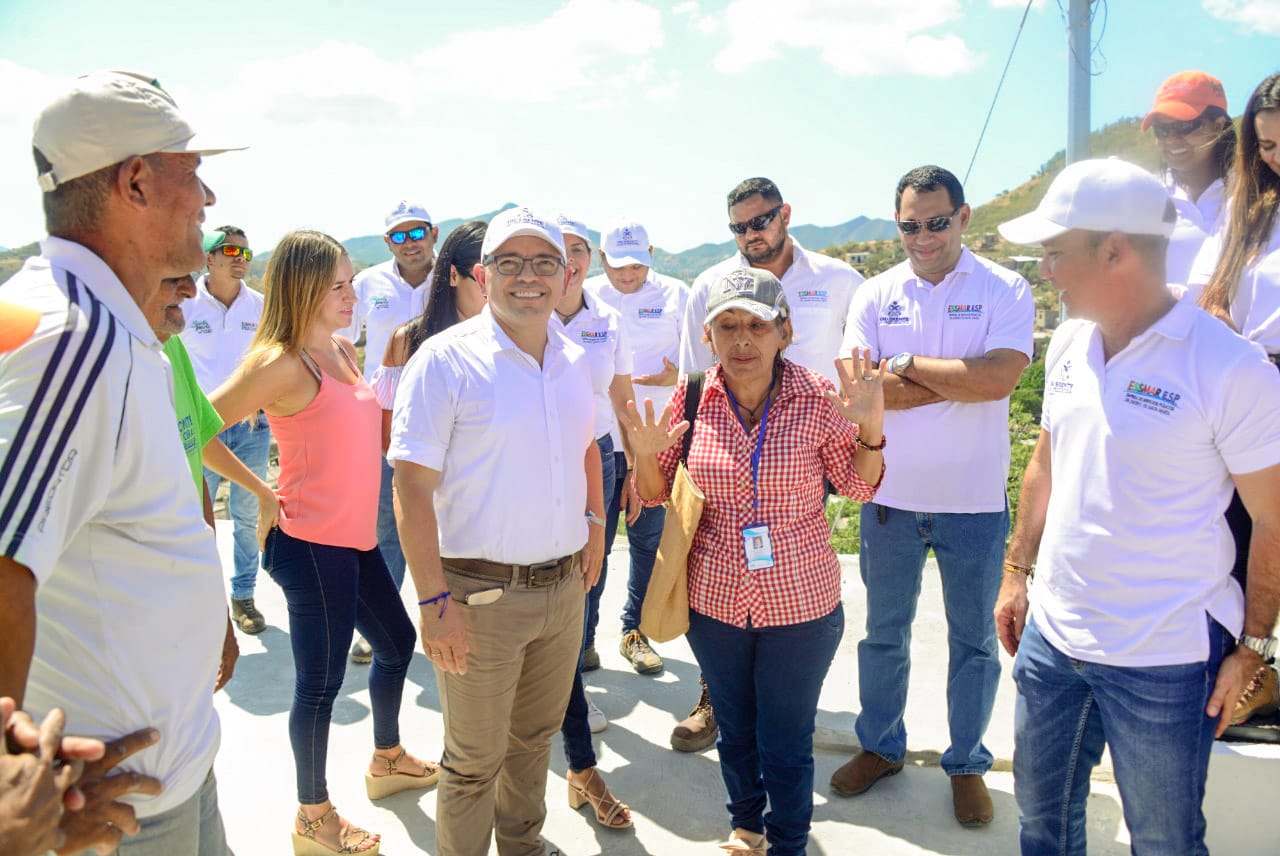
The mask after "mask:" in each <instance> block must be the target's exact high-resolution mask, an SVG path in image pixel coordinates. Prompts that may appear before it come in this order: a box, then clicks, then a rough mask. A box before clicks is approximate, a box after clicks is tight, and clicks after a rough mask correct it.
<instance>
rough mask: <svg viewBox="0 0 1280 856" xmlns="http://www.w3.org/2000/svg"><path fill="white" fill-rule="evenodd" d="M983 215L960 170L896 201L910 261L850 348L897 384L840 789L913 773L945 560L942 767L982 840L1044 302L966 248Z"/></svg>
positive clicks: (890, 395) (890, 399) (875, 302)
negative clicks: (1016, 457)
mask: <svg viewBox="0 0 1280 856" xmlns="http://www.w3.org/2000/svg"><path fill="white" fill-rule="evenodd" d="M969 214H970V212H969V206H968V205H966V204H965V201H964V189H963V188H962V187H961V186H960V182H959V180H958V179H956V177H955V176H954V175H952V174H951V173H950V172H948V171H947V170H945V169H943V168H941V167H937V166H922V167H919V168H917V169H913V170H911V171H910V172H908V173H907V174H906V175H905V176H903V177H902V180H901V181H899V182H898V189H897V193H896V195H895V197H894V216H895V219H896V220H897V223H898V232H899V234H900V236H901V238H902V246H903V248H904V249H905V250H906V253H907V259H906V261H904V262H902V263H901V264H899V265H897V266H895V267H893V268H890V269H889V270H887V271H885V272H884V273H882V274H880V275H878V276H875V277H872V278H871V279H869V280H867V282H866V283H864V284H863V286H862V287H861V288H860V289H859V290H858V294H857V296H855V297H854V299H853V304H852V305H851V306H850V308H849V321H848V325H847V327H846V330H845V338H844V345H843V347H842V349H841V350H842V351H843V352H844V353H849V352H850V351H851V349H853V348H870V349H871V353H872V355H873V356H874V357H875V358H876V359H880V360H886V359H887V360H888V361H889V370H890V371H891V372H892V373H893V376H892V377H891V378H890V379H889V380H886V382H885V385H884V392H885V411H886V412H885V427H884V433H885V436H887V437H889V438H890V440H889V445H888V447H887V448H886V450H885V477H884V482H883V483H882V484H881V485H880V490H879V492H878V493H877V494H876V500H875V502H868V503H864V504H863V506H862V549H861V551H860V553H859V563H860V569H861V573H862V581H863V584H864V585H865V587H866V591H867V610H866V614H867V627H866V637H865V638H864V639H863V640H862V641H861V642H860V643H859V644H858V689H859V698H860V700H861V708H862V709H861V712H860V713H859V714H858V719H857V723H856V725H855V729H856V731H857V735H858V743H859V744H860V745H861V747H862V749H861V751H860V752H858V754H857V755H855V756H854V757H853V759H852V760H851V761H849V763H847V764H845V765H844V766H843V767H841V768H840V769H839V770H837V771H836V772H835V774H834V775H833V776H832V777H831V789H832V790H833V791H835V792H836V793H837V794H840V795H841V796H854V795H856V794H860V793H863V792H864V791H866V790H868V789H869V788H870V787H871V786H872V785H873V784H875V783H876V781H877V780H879V779H881V778H883V777H885V776H891V775H893V774H895V773H898V772H899V771H901V770H902V768H903V758H904V757H905V755H906V752H907V733H906V728H905V726H904V724H903V713H904V711H905V708H906V701H907V675H908V673H909V671H910V668H911V662H910V650H909V646H910V641H911V624H912V621H913V619H914V618H915V610H916V601H917V599H918V598H919V595H920V579H921V575H922V573H923V570H924V563H925V558H926V557H927V556H928V554H929V551H930V549H932V550H933V552H934V555H935V556H936V558H937V561H938V568H939V571H940V572H941V576H942V597H943V603H944V605H945V607H946V615H947V636H948V642H949V648H950V665H949V671H948V679H947V687H946V699H947V723H948V726H949V728H950V736H951V745H950V746H949V747H948V748H947V750H946V752H944V753H943V755H942V769H943V771H944V772H945V773H946V774H947V775H948V776H949V777H950V779H951V791H952V801H953V804H954V811H955V817H956V820H958V821H959V822H960V823H961V824H962V825H964V826H967V827H972V826H981V825H983V824H986V823H989V822H990V821H991V818H992V804H991V797H990V795H989V794H988V793H987V788H986V784H985V783H984V782H983V779H982V777H983V775H984V774H985V773H986V772H987V770H989V769H990V768H991V763H992V755H991V752H990V751H988V749H987V747H986V746H985V745H983V742H982V738H983V735H984V734H985V733H986V730H987V724H988V722H989V721H990V719H991V708H992V706H993V705H994V703H995V695H996V683H997V682H998V680H999V678H1000V660H999V655H998V648H997V643H996V631H995V621H994V619H993V617H992V608H993V607H994V605H995V599H996V592H997V590H998V589H999V587H1000V566H1001V559H1002V557H1003V555H1004V542H1005V536H1006V535H1008V532H1009V511H1008V504H1007V502H1006V499H1005V483H1006V479H1007V478H1008V475H1009V421H1008V420H1009V394H1010V393H1011V392H1012V391H1013V388H1014V386H1016V385H1017V383H1018V378H1019V377H1021V375H1022V370H1023V369H1024V368H1026V366H1027V363H1028V362H1029V361H1030V359H1031V357H1032V356H1033V345H1032V330H1033V326H1034V316H1035V304H1034V301H1033V299H1032V295H1031V288H1030V286H1029V285H1028V284H1027V281H1026V280H1025V279H1023V278H1022V277H1021V276H1019V275H1018V274H1016V273H1014V272H1012V271H1009V270H1006V269H1005V268H1003V267H1000V266H999V265H997V264H995V263H993V262H989V261H987V260H986V259H983V258H979V257H978V256H976V255H974V254H973V253H971V252H970V251H969V249H968V248H967V247H965V246H964V244H963V243H962V238H963V233H964V230H965V227H967V226H968V225H969ZM851 363H852V361H846V365H847V366H848V365H851Z"/></svg>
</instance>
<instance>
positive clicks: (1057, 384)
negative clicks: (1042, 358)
mask: <svg viewBox="0 0 1280 856" xmlns="http://www.w3.org/2000/svg"><path fill="white" fill-rule="evenodd" d="M1074 388H1075V384H1074V383H1073V382H1072V380H1071V360H1067V361H1066V362H1065V363H1063V364H1062V365H1060V366H1058V370H1057V371H1055V372H1054V373H1053V377H1052V378H1051V379H1050V380H1049V383H1048V384H1047V386H1046V390H1045V391H1046V392H1048V393H1049V394H1050V395H1053V394H1054V393H1061V394H1063V395H1066V394H1067V393H1070V392H1071V390H1073V389H1074Z"/></svg>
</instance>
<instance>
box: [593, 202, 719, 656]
mask: <svg viewBox="0 0 1280 856" xmlns="http://www.w3.org/2000/svg"><path fill="white" fill-rule="evenodd" d="M600 266H601V267H602V268H603V269H604V273H603V274H600V275H598V276H593V277H591V278H590V279H588V280H587V281H586V282H584V283H583V284H582V288H583V291H585V292H587V293H588V294H589V295H590V296H591V298H592V299H599V300H600V301H601V302H602V303H604V304H606V305H608V306H611V307H613V308H614V309H616V310H617V311H618V312H619V313H620V314H621V315H622V328H623V333H624V334H625V336H626V339H627V344H628V345H629V346H630V348H631V363H632V369H633V372H632V375H631V382H632V384H633V387H634V390H635V394H636V404H637V406H639V407H641V408H643V407H644V400H645V399H646V398H647V399H649V400H651V401H652V402H653V409H654V412H655V413H661V412H662V408H664V407H666V406H667V402H668V401H670V400H671V393H672V392H673V391H674V390H675V384H676V380H677V378H678V376H679V373H678V370H677V368H676V364H677V363H678V362H679V359H680V350H681V347H682V341H681V339H682V335H683V334H682V323H681V319H682V318H683V317H684V310H685V304H686V303H687V302H688V300H689V287H688V286H687V285H685V284H684V283H683V282H681V281H680V280H678V279H676V278H675V277H671V276H664V275H663V274H660V273H658V272H656V271H655V270H654V269H653V245H652V243H650V241H649V232H648V230H647V229H645V227H644V225H643V224H641V223H638V222H636V221H634V220H630V219H626V218H623V219H621V220H618V221H617V222H615V223H614V224H613V225H612V226H610V227H609V228H608V229H606V230H605V231H604V232H602V233H601V235H600ZM699 335H701V334H699ZM610 433H611V434H612V435H613V443H614V449H615V450H617V451H615V452H614V462H615V468H614V474H615V484H616V490H615V493H614V495H613V497H611V501H610V502H609V505H608V509H609V517H608V520H609V525H611V526H615V527H616V526H617V523H618V517H619V515H620V514H621V515H625V520H626V524H627V544H628V549H629V551H630V554H631V568H630V572H629V573H628V575H627V599H626V602H625V603H624V605H623V608H622V640H621V641H620V642H619V644H618V652H619V653H620V654H622V656H623V657H624V658H625V659H626V660H627V663H628V664H630V666H631V668H633V669H634V670H635V671H636V672H638V673H639V674H642V675H654V674H657V673H659V672H661V671H662V670H663V663H662V658H661V657H660V656H658V654H657V652H655V651H654V650H653V648H652V647H650V645H649V640H648V639H646V638H645V636H644V634H643V633H641V632H640V607H641V606H642V605H643V604H644V595H645V592H646V591H647V590H648V588H649V577H651V576H652V575H653V565H654V562H656V561H657V558H658V542H659V541H661V540H662V526H663V524H664V522H665V521H666V511H665V509H663V508H662V507H661V506H659V507H657V508H641V507H640V499H639V497H637V496H636V495H635V492H634V491H633V490H632V488H631V477H630V469H631V462H630V461H628V460H627V456H626V453H625V452H623V451H622V449H623V442H622V434H621V432H620V429H619V427H618V426H617V425H616V424H615V425H614V426H613V428H612V430H611V432H610ZM594 630H595V628H592V632H594ZM599 665H600V655H599V654H597V653H596V651H595V648H594V646H593V647H592V648H590V649H588V650H587V652H586V653H585V654H584V655H583V670H584V671H591V669H593V668H599Z"/></svg>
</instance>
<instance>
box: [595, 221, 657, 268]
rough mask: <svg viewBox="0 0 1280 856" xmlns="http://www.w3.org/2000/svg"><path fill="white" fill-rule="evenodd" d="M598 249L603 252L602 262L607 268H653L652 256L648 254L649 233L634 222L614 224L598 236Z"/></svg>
mask: <svg viewBox="0 0 1280 856" xmlns="http://www.w3.org/2000/svg"><path fill="white" fill-rule="evenodd" d="M600 249H602V250H604V260H605V261H607V262H608V263H609V267H623V266H625V265H644V266H645V267H653V256H652V255H650V254H649V231H648V230H647V229H645V227H644V226H642V225H640V224H639V223H637V222H636V221H634V220H623V221H620V222H618V223H615V224H614V225H613V226H612V227H611V228H610V229H609V231H607V232H605V233H604V234H603V235H601V236H600Z"/></svg>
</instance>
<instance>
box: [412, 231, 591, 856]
mask: <svg viewBox="0 0 1280 856" xmlns="http://www.w3.org/2000/svg"><path fill="white" fill-rule="evenodd" d="M481 252H482V257H481V258H482V261H481V263H480V264H478V265H476V266H475V269H474V272H475V277H476V280H477V281H478V282H479V283H480V285H481V286H483V287H484V288H485V289H486V290H487V292H488V295H489V302H488V305H487V306H486V307H485V309H484V310H483V311H482V312H481V313H480V314H479V315H477V316H476V317H474V318H472V319H470V320H468V321H464V322H462V323H460V324H458V325H456V326H454V327H452V328H450V329H449V330H447V331H446V332H444V333H441V334H439V335H437V336H434V337H432V339H431V340H430V341H428V342H427V343H425V344H424V345H423V346H422V347H421V348H420V349H419V350H418V352H417V353H416V354H414V355H413V357H412V359H410V360H409V363H408V365H406V366H405V369H404V374H403V375H402V376H401V380H400V387H399V389H398V390H397V393H396V406H395V411H394V416H393V418H392V430H391V446H390V449H389V450H388V455H387V457H388V458H389V459H390V460H392V461H394V462H395V469H396V474H395V479H396V497H397V499H396V513H397V516H398V521H399V524H400V537H401V543H402V545H403V547H404V552H405V558H406V559H407V561H408V566H409V572H410V573H411V574H412V576H413V582H414V586H415V588H416V589H417V593H418V598H419V606H420V608H421V628H422V647H423V650H424V651H425V652H426V654H427V656H428V657H429V658H430V659H431V662H432V663H433V664H434V665H435V667H436V682H437V684H438V685H439V687H440V701H441V706H442V708H443V713H444V726H445V738H444V757H443V759H442V766H443V768H444V772H443V775H442V777H441V779H440V785H439V789H438V791H437V794H438V796H437V802H436V805H437V815H436V847H437V852H438V853H439V854H440V856H486V854H488V853H489V843H490V838H491V837H493V836H494V835H495V833H496V838H497V845H498V853H500V854H503V856H515V855H516V854H520V856H526V854H541V853H543V852H545V848H544V846H543V844H542V842H541V840H540V839H539V831H540V830H541V829H542V823H543V820H544V819H545V817H546V810H547V809H546V802H545V799H544V795H545V791H546V781H547V762H548V760H549V759H550V753H551V737H552V735H554V734H555V733H556V731H558V730H559V728H560V723H561V721H562V720H563V719H564V711H565V705H566V704H567V703H568V700H569V689H570V686H571V685H572V683H573V675H574V672H575V671H576V670H577V664H578V653H579V647H580V646H581V644H582V610H583V603H584V597H583V594H584V592H585V591H586V590H588V589H590V588H591V586H592V585H593V584H594V583H595V580H596V578H597V577H598V576H599V573H600V560H601V558H602V557H603V554H604V527H603V523H604V517H603V515H604V497H603V493H604V490H603V487H602V484H601V479H602V471H601V466H600V450H599V448H598V447H597V446H596V442H595V436H594V434H593V431H592V429H593V427H594V421H595V418H594V413H595V410H594V403H593V397H592V392H591V378H590V370H589V368H588V366H587V361H586V354H585V352H584V351H583V350H582V348H581V347H579V346H578V345H576V344H574V343H573V342H570V341H569V340H568V339H567V338H566V337H565V336H564V335H563V334H561V333H559V332H552V331H551V330H550V329H549V322H550V319H551V311H552V309H553V308H554V307H555V305H556V303H557V301H559V300H560V298H561V297H563V296H564V289H565V284H566V282H567V279H568V277H567V270H566V267H565V251H564V239H563V237H562V236H561V232H560V229H559V227H558V226H557V225H556V224H555V221H554V220H549V219H546V218H543V217H541V216H539V215H537V214H534V213H533V212H531V211H530V210H529V209H528V208H512V209H509V210H507V211H504V212H502V213H501V214H498V215H497V216H496V217H495V218H494V219H493V222H491V223H490V224H489V228H488V231H487V232H486V233H485V238H484V243H483V245H482V247H481ZM597 524H599V525H597ZM584 544H585V548H584Z"/></svg>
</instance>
